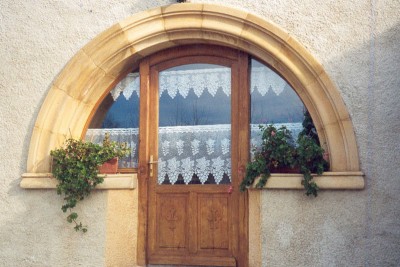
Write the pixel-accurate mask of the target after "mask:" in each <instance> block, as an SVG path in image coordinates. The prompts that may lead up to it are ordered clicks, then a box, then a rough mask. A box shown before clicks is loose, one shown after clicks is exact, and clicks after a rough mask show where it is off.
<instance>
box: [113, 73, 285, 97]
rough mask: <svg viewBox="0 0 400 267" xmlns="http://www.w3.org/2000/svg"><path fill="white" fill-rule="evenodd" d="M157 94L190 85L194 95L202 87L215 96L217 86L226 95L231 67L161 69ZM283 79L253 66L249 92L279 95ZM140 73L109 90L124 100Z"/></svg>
mask: <svg viewBox="0 0 400 267" xmlns="http://www.w3.org/2000/svg"><path fill="white" fill-rule="evenodd" d="M159 78H160V80H159V85H160V86H159V88H160V94H159V95H160V96H161V95H163V94H164V93H167V94H168V95H169V96H170V97H171V98H175V97H176V96H177V95H178V94H179V95H181V96H182V97H183V98H186V97H187V96H188V94H189V92H190V90H191V89H192V90H193V91H194V93H195V94H196V96H197V97H200V96H201V95H202V94H203V93H204V92H205V91H207V92H208V93H210V95H212V96H215V95H216V93H217V91H218V89H222V91H223V92H224V93H225V94H226V95H227V96H229V95H230V88H231V71H230V69H229V68H209V69H197V70H176V71H163V72H161V73H160V77H159ZM285 86H286V82H285V80H283V79H282V78H281V77H280V76H279V75H277V74H276V73H275V72H273V71H272V70H271V69H269V68H267V67H265V66H262V67H253V68H252V71H251V93H253V92H254V91H256V90H257V91H258V92H259V93H260V94H261V95H262V96H264V95H265V94H266V93H267V92H268V91H269V90H272V91H273V92H274V93H275V94H276V95H278V96H279V95H280V94H281V93H282V92H283V90H284V89H285ZM139 88H140V77H139V73H129V74H128V75H127V76H126V77H125V78H124V79H123V80H121V81H120V82H119V83H118V84H117V85H116V86H115V88H114V89H113V90H112V91H111V96H112V97H113V99H114V101H116V100H117V99H118V97H120V95H121V94H122V95H123V96H124V97H125V98H126V99H127V100H129V99H130V98H131V96H132V95H133V94H137V96H138V97H139V96H140V95H139V93H140V89H139Z"/></svg>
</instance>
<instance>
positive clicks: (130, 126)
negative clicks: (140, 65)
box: [85, 72, 140, 168]
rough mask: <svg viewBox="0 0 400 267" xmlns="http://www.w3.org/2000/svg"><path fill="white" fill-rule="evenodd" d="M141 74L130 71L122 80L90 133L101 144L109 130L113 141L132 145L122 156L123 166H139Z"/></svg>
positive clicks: (91, 138) (99, 110) (98, 114)
mask: <svg viewBox="0 0 400 267" xmlns="http://www.w3.org/2000/svg"><path fill="white" fill-rule="evenodd" d="M139 92H140V77H139V73H137V72H135V73H130V74H128V75H127V76H126V77H125V78H124V79H123V80H121V81H120V82H119V83H118V84H117V85H116V86H115V88H113V90H111V92H110V94H109V95H108V96H107V97H106V99H105V100H104V101H103V103H102V104H101V105H100V107H99V109H98V111H97V113H96V115H95V116H94V119H93V121H92V123H91V125H90V127H89V129H88V131H87V132H86V138H85V139H86V140H88V141H91V142H94V143H98V144H101V143H102V141H103V139H104V136H105V134H106V133H110V137H111V140H112V141H117V142H126V143H127V144H128V146H129V147H130V148H131V154H130V155H129V156H128V157H125V158H120V159H119V162H118V164H119V168H136V167H137V162H138V128H139Z"/></svg>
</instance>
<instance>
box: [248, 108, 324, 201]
mask: <svg viewBox="0 0 400 267" xmlns="http://www.w3.org/2000/svg"><path fill="white" fill-rule="evenodd" d="M310 121H311V124H310ZM260 130H261V132H262V144H261V146H260V147H259V148H255V149H254V150H253V152H254V157H253V159H252V161H251V162H249V163H248V164H247V166H246V174H245V177H244V179H243V181H242V183H241V185H240V189H241V191H244V190H246V188H247V187H249V186H251V185H252V184H253V183H254V181H255V180H256V178H257V177H260V179H259V180H258V182H257V184H256V185H255V187H256V188H262V187H263V186H264V185H265V184H266V182H267V180H268V178H269V177H270V176H271V171H275V172H279V170H280V169H281V168H285V167H286V168H290V169H298V171H299V172H300V173H301V174H303V177H304V178H303V180H302V182H301V183H302V185H303V186H304V188H305V190H306V195H307V196H309V195H313V196H315V197H316V196H317V195H318V190H319V188H318V185H317V184H316V183H315V182H314V181H313V177H312V173H316V174H318V175H320V174H322V173H323V172H324V171H326V170H328V167H329V166H328V162H327V158H326V154H325V153H324V150H323V149H322V148H321V146H320V144H319V140H318V135H317V133H316V130H315V126H314V124H312V120H311V117H310V115H309V114H308V112H306V113H305V117H304V121H303V131H302V132H300V134H299V136H298V139H297V144H296V143H295V142H294V141H293V137H292V135H291V132H290V131H289V130H288V129H287V128H286V127H285V126H282V127H281V128H279V129H277V128H276V127H275V126H274V125H268V126H260Z"/></svg>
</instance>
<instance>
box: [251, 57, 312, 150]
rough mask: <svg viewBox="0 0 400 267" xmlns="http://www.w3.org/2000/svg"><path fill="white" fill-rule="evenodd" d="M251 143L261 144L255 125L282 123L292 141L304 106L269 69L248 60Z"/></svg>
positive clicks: (301, 117) (295, 136) (298, 131)
mask: <svg viewBox="0 0 400 267" xmlns="http://www.w3.org/2000/svg"><path fill="white" fill-rule="evenodd" d="M250 90H251V145H252V147H257V146H260V145H261V135H260V133H261V132H260V129H259V125H266V124H274V125H275V126H276V127H277V128H279V127H281V126H286V128H288V129H289V130H290V131H291V132H292V135H293V139H294V140H296V139H297V136H298V134H299V133H300V131H301V130H302V129H303V127H302V121H303V117H304V110H305V107H304V105H303V102H302V101H301V100H300V98H299V96H298V95H297V94H296V92H295V91H294V90H293V88H292V87H291V86H290V85H289V84H288V83H287V82H286V81H285V80H284V79H282V78H281V77H280V76H279V75H278V74H276V73H275V72H274V71H273V70H271V69H270V68H268V67H267V66H265V65H264V64H262V63H260V62H258V61H257V60H254V59H252V60H251V78H250Z"/></svg>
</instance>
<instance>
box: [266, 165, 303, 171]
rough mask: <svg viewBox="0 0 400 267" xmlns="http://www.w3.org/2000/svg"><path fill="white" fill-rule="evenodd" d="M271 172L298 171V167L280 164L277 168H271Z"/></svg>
mask: <svg viewBox="0 0 400 267" xmlns="http://www.w3.org/2000/svg"><path fill="white" fill-rule="evenodd" d="M270 172H271V173H300V168H299V167H294V168H290V167H288V166H282V167H277V168H271V170H270Z"/></svg>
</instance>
